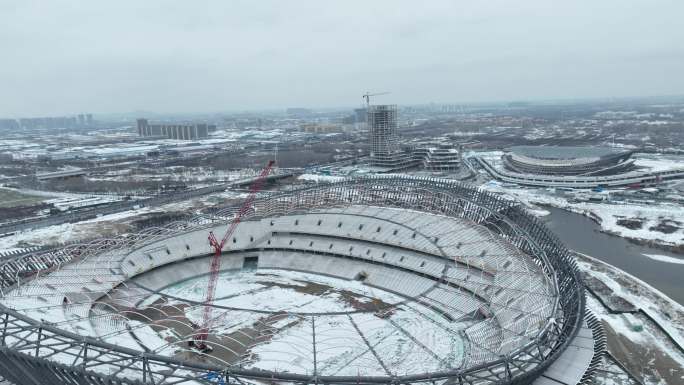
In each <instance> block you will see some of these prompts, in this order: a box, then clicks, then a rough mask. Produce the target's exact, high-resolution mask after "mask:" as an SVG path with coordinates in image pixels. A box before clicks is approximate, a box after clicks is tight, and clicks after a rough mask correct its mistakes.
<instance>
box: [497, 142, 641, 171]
mask: <svg viewBox="0 0 684 385" xmlns="http://www.w3.org/2000/svg"><path fill="white" fill-rule="evenodd" d="M632 153H633V151H631V150H625V149H619V148H611V147H560V146H515V147H511V148H509V149H508V151H507V153H506V154H504V155H503V162H504V166H505V167H506V168H507V169H508V170H510V171H513V172H516V173H522V174H538V175H574V176H592V175H614V174H619V173H624V172H627V171H631V170H632V169H633V168H634V164H633V160H631V159H629V158H630V157H631V156H632Z"/></svg>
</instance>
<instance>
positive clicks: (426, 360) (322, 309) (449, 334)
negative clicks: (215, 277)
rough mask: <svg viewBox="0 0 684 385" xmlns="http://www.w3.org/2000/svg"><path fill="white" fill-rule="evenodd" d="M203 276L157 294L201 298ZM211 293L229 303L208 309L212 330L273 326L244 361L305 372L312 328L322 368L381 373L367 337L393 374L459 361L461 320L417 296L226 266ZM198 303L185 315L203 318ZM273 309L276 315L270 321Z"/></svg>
mask: <svg viewBox="0 0 684 385" xmlns="http://www.w3.org/2000/svg"><path fill="white" fill-rule="evenodd" d="M206 279H207V278H206V277H199V278H196V279H191V280H188V281H184V282H181V283H178V284H176V285H174V286H171V287H169V288H167V289H165V290H164V291H163V294H167V295H172V296H175V297H180V298H184V299H188V300H193V301H202V300H204V294H205V290H206V285H207V281H206ZM216 297H217V300H216V302H215V303H216V304H217V305H220V306H228V307H232V308H234V309H233V310H229V311H222V310H221V309H216V310H215V311H214V316H215V317H216V318H215V319H216V321H215V324H214V325H213V328H214V330H215V332H217V333H219V334H221V335H228V334H231V333H232V335H235V333H241V332H243V331H245V330H249V329H252V328H258V325H264V324H268V326H269V327H270V328H274V329H275V330H276V331H275V332H274V333H273V336H272V337H271V338H270V339H268V340H267V341H265V342H262V343H259V344H257V345H255V346H253V347H251V349H250V351H249V357H251V358H250V359H247V360H246V362H245V363H244V364H245V366H247V367H254V368H260V369H267V370H280V371H288V372H298V373H311V372H312V371H313V362H312V360H311V358H312V357H313V333H312V330H313V328H314V327H315V330H316V341H317V343H316V344H317V357H318V369H319V373H321V374H327V375H357V374H361V375H386V374H387V373H386V372H385V370H384V369H383V367H382V365H381V364H380V363H379V362H378V361H377V359H376V358H375V356H374V354H373V352H371V351H370V349H368V344H367V343H366V341H367V342H368V343H369V344H370V345H371V346H373V347H374V350H375V351H376V352H377V354H378V355H380V357H383V360H384V361H385V362H384V364H385V366H386V367H387V369H388V370H390V371H391V372H392V373H396V374H407V373H424V372H426V371H435V370H441V369H446V368H453V367H458V366H459V365H461V362H462V360H463V350H464V347H463V341H462V339H461V337H460V334H459V333H458V330H456V328H457V327H459V326H460V328H464V327H465V325H464V324H458V323H456V324H454V323H452V322H449V321H448V320H446V319H444V318H443V317H442V316H440V315H439V314H438V313H437V312H435V311H434V310H432V309H429V308H427V307H424V306H422V305H419V304H416V303H413V304H403V303H402V300H403V298H402V297H399V296H397V295H394V294H392V293H389V292H386V291H383V290H379V289H376V288H371V287H369V286H366V285H364V284H362V283H361V282H358V281H348V280H343V279H338V278H332V277H327V276H321V275H315V274H309V273H303V272H294V271H286V270H272V269H259V270H257V273H255V272H254V271H252V272H249V271H238V272H225V273H223V274H221V275H220V277H219V282H218V286H217V290H216ZM146 302H147V303H149V302H150V301H146ZM182 303H183V301H175V302H173V300H172V302H171V304H175V305H179V304H182ZM391 304H396V306H391V308H392V311H391V312H389V313H388V314H384V315H382V316H380V315H379V313H380V312H381V310H382V309H386V308H387V307H388V306H389V305H391ZM202 309H203V308H201V307H189V308H187V311H186V313H185V316H186V317H187V318H188V319H189V320H191V321H192V322H194V323H196V324H201V323H202V316H203V314H202ZM238 309H244V310H238ZM250 310H259V311H268V312H272V313H271V314H264V313H257V312H253V311H250ZM274 314H276V315H281V317H280V318H278V319H277V320H274V319H273V315H274ZM312 314H315V317H314V316H312ZM416 340H417V341H420V343H416V342H415V341H416Z"/></svg>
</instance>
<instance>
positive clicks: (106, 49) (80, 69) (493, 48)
mask: <svg viewBox="0 0 684 385" xmlns="http://www.w3.org/2000/svg"><path fill="white" fill-rule="evenodd" d="M683 15H684V1H683V0H671V1H667V0H641V1H638V0H572V1H569V0H562V1H561V0H558V1H552V0H516V1H511V0H506V1H503V0H501V1H492V0H488V1H479V0H468V1H436V0H430V1H425V0H423V1H418V0H414V1H397V0H390V1H350V0H344V1H342V0H340V1H323V0H316V1H294V0H287V1H284V0H281V1H258V0H248V1H229V0H218V1H189V0H188V1H156V0H134V1H123V0H116V1H106V2H105V1H93V0H82V1H35V2H34V1H30V0H16V1H15V0H0V117H19V116H46V115H59V114H73V113H79V112H93V113H109V112H127V111H133V110H148V111H155V112H212V111H234V110H242V109H267V108H285V107H298V106H301V107H335V106H354V105H359V104H360V103H361V94H362V93H363V92H364V91H366V90H369V91H390V92H391V94H390V95H386V96H383V97H379V98H377V99H376V100H377V101H378V102H387V103H398V104H410V103H429V102H436V103H463V102H479V101H500V100H539V99H556V98H562V99H565V98H584V97H610V96H614V97H620V96H649V95H681V94H684V19H683V17H684V16H683Z"/></svg>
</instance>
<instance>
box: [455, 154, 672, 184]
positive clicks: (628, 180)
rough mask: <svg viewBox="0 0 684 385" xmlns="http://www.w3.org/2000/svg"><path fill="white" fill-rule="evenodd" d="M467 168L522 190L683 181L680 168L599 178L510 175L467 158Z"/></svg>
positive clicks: (508, 172)
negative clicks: (475, 168) (474, 166)
mask: <svg viewBox="0 0 684 385" xmlns="http://www.w3.org/2000/svg"><path fill="white" fill-rule="evenodd" d="M466 164H469V165H470V166H471V167H472V166H473V164H478V165H479V166H480V167H482V168H483V169H484V170H485V171H487V173H489V174H490V175H491V176H492V177H493V178H496V179H498V180H500V181H503V182H506V183H516V184H520V185H524V186H535V187H565V188H578V189H587V188H588V189H591V188H597V187H622V186H631V185H642V186H645V185H649V184H655V183H660V182H662V181H665V180H672V179H683V178H684V168H675V169H669V170H664V171H636V170H635V171H628V172H625V173H619V174H615V175H603V176H574V175H572V176H566V175H540V174H524V173H518V172H512V171H508V170H504V169H501V168H500V167H499V168H498V167H495V166H494V165H492V164H490V163H489V162H488V161H487V160H485V159H483V158H481V157H471V158H468V159H467V160H466Z"/></svg>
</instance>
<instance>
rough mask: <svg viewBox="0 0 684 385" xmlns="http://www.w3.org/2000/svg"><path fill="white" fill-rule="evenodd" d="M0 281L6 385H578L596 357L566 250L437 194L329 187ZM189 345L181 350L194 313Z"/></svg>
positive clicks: (501, 204)
mask: <svg viewBox="0 0 684 385" xmlns="http://www.w3.org/2000/svg"><path fill="white" fill-rule="evenodd" d="M237 209H238V208H236V207H231V208H227V209H221V210H218V209H217V211H216V212H214V213H212V214H211V215H204V216H200V217H196V218H195V219H193V220H192V221H186V222H179V223H173V224H170V225H168V226H166V227H164V228H152V229H147V230H146V231H144V232H141V233H138V234H134V235H125V236H120V237H117V238H113V239H103V240H99V241H97V242H92V243H89V244H87V245H71V246H68V247H64V248H62V249H59V250H52V251H49V252H42V253H37V254H31V255H23V256H20V257H17V258H14V259H10V260H8V261H4V262H3V265H1V266H0V278H1V280H0V283H1V293H0V294H1V295H0V317H1V319H2V321H1V323H2V337H1V338H2V344H1V346H0V375H2V376H4V377H5V378H6V379H8V380H9V381H11V382H13V383H15V384H31V385H33V384H110V383H116V384H178V383H183V384H216V383H224V384H227V383H235V384H238V383H239V384H266V383H269V384H273V383H283V384H285V383H292V384H294V383H297V384H319V383H320V384H371V383H375V384H414V383H425V384H428V383H429V384H504V383H510V384H538V385H545V384H556V383H564V384H580V383H583V384H584V383H588V382H589V381H591V378H592V375H593V370H594V369H595V366H596V360H597V357H598V355H599V354H600V351H601V349H602V344H601V342H600V338H598V337H597V336H599V335H600V334H601V330H600V324H599V323H596V322H592V321H591V320H589V321H588V316H587V314H586V311H585V303H584V291H583V285H582V282H581V277H580V274H579V271H578V269H577V267H576V265H575V261H574V259H573V258H572V257H571V255H570V254H569V253H568V251H567V249H566V248H565V247H564V246H563V245H562V244H561V243H560V242H559V241H558V239H557V238H556V237H555V236H554V235H552V234H551V233H550V232H549V231H548V230H547V229H546V228H545V227H544V226H543V225H542V223H541V222H540V221H539V220H537V219H536V218H534V217H533V216H531V215H530V214H528V213H527V212H526V211H525V209H524V207H521V206H520V205H519V204H518V203H516V202H513V201H508V200H505V199H502V198H500V197H498V196H495V195H493V194H490V193H487V192H484V191H481V190H479V189H476V188H474V187H469V186H467V185H463V184H460V183H457V182H454V181H445V180H440V179H432V178H411V177H389V176H388V177H367V178H357V179H347V180H343V181H340V182H335V183H330V184H320V185H315V186H310V187H304V188H300V189H296V190H291V191H283V192H278V193H274V194H272V195H269V196H264V197H260V198H258V199H256V200H254V201H253V202H252V203H251V205H250V206H249V210H248V211H247V212H246V213H243V214H244V215H242V223H241V224H240V226H239V227H237V229H236V231H235V232H234V233H232V235H231V237H230V238H229V239H228V241H227V248H226V250H224V251H223V253H222V254H221V255H220V258H221V260H222V261H221V272H220V275H219V280H218V283H217V287H216V296H215V299H214V301H211V302H209V301H206V300H205V298H204V292H205V288H206V286H207V281H208V271H209V260H210V259H211V258H212V248H211V247H210V245H209V243H208V242H207V234H209V232H210V231H217V232H221V231H222V229H225V227H226V225H227V224H229V223H230V222H231V221H234V220H235V218H236V211H237ZM208 306H211V307H213V318H212V319H211V323H210V325H209V326H208V336H207V338H206V343H207V345H209V346H210V347H211V348H210V349H206V350H204V351H202V350H198V349H193V348H192V346H191V345H192V342H193V341H195V340H196V334H197V333H198V325H199V324H200V323H201V322H202V321H201V319H202V314H203V311H204V310H205V308H206V307H208Z"/></svg>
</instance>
